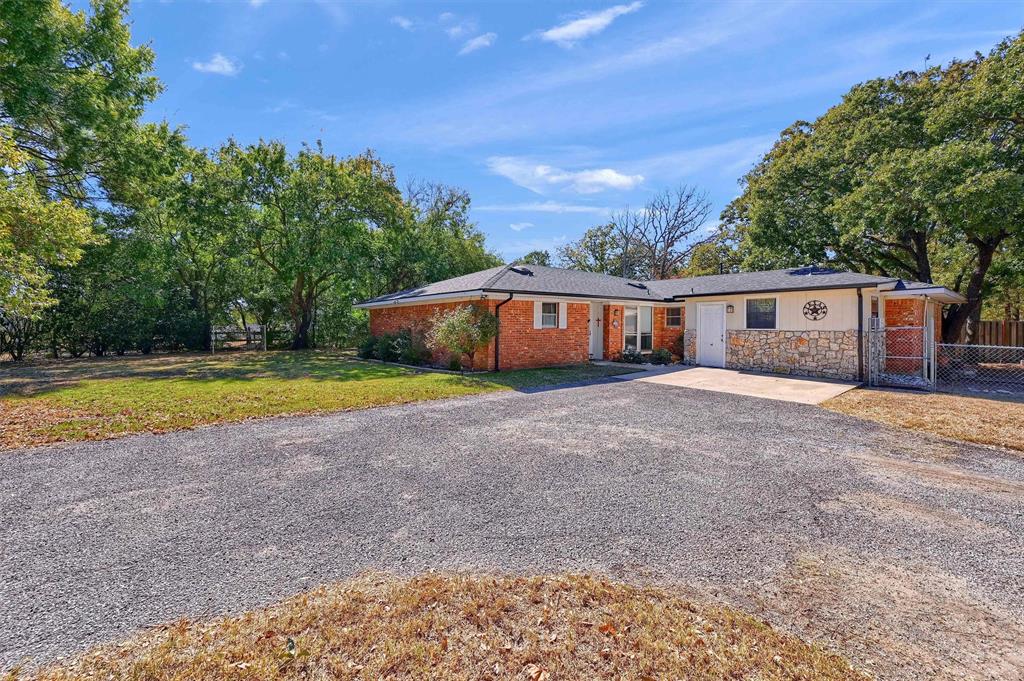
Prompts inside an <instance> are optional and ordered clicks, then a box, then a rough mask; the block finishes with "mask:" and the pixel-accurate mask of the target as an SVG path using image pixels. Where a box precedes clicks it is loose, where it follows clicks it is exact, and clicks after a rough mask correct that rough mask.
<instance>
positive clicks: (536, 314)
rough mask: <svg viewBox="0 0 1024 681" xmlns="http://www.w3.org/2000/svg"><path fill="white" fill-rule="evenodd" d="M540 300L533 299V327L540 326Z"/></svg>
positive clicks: (537, 327)
mask: <svg viewBox="0 0 1024 681" xmlns="http://www.w3.org/2000/svg"><path fill="white" fill-rule="evenodd" d="M542 309H543V308H542V307H541V302H540V301H539V300H535V301H533V328H535V329H539V328H541V311H542Z"/></svg>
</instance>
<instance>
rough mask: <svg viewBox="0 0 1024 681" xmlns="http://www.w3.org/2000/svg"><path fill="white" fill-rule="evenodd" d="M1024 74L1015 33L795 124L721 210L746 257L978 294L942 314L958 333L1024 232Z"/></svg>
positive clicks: (854, 93) (1021, 45)
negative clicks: (828, 265)
mask: <svg viewBox="0 0 1024 681" xmlns="http://www.w3.org/2000/svg"><path fill="white" fill-rule="evenodd" d="M1022 72H1024V36H1018V37H1016V38H1015V39H1012V40H1007V41H1005V42H1003V43H1001V44H1000V45H998V46H997V47H996V48H995V49H994V50H993V51H992V52H991V53H990V54H989V55H987V56H983V55H978V56H977V57H975V58H974V59H971V60H969V61H965V62H954V63H952V64H950V65H949V66H948V67H946V68H941V67H935V68H932V69H929V70H928V71H925V72H922V73H916V72H905V73H900V74H897V75H896V76H893V77H891V78H880V79H876V80H872V81H869V82H867V83H864V84H861V85H858V86H856V87H854V88H853V89H852V90H850V92H848V93H847V94H846V96H845V97H844V98H843V101H842V102H841V103H840V104H837V105H836V106H834V107H832V108H831V109H830V110H829V111H828V112H826V113H825V115H823V116H822V117H821V118H819V119H818V120H816V121H815V122H813V123H807V122H803V121H798V122H796V123H794V124H793V125H792V126H790V127H789V128H787V129H786V130H784V131H783V132H782V134H781V136H780V138H779V140H778V142H777V143H776V144H775V146H774V147H773V148H772V150H771V151H770V152H769V153H768V154H767V155H766V156H765V158H764V159H763V160H762V161H761V162H760V163H759V164H758V165H757V166H756V167H755V168H754V169H753V170H752V171H751V172H750V173H749V174H748V175H747V176H746V177H745V178H744V184H745V187H744V192H743V194H742V195H741V196H740V197H739V198H738V199H736V200H735V201H734V202H733V204H732V205H730V207H729V208H728V209H726V211H725V212H724V213H723V214H722V220H723V223H725V227H726V229H727V230H730V231H733V232H735V233H736V234H737V235H739V236H740V237H742V238H744V241H743V255H744V256H745V261H744V265H745V266H746V267H748V268H752V269H762V268H769V267H785V266H799V265H805V264H808V263H823V262H826V261H829V262H833V263H835V264H837V265H839V266H841V267H845V268H849V269H855V270H860V271H866V272H873V273H878V274H883V275H888V276H900V277H906V278H911V279H916V280H920V281H927V282H931V281H936V282H939V283H942V284H944V285H947V286H950V287H951V288H954V289H955V290H958V291H961V292H962V293H963V294H964V295H965V296H966V297H967V299H968V302H967V303H966V304H965V305H961V306H954V307H953V308H951V310H950V311H949V315H948V317H947V319H946V320H945V324H944V334H945V336H946V338H947V339H950V340H952V339H955V338H957V337H958V336H959V335H960V331H961V329H962V327H963V326H964V324H965V323H966V321H967V320H968V319H969V318H970V317H972V316H974V315H976V314H978V313H979V311H980V308H981V302H982V298H983V295H984V294H985V293H986V292H988V291H990V290H991V289H992V285H993V282H992V279H991V277H990V270H991V267H992V264H993V262H995V261H996V260H997V259H1001V258H1003V257H1006V254H1007V253H1008V251H1013V250H1018V249H1019V248H1020V246H1021V239H1022V235H1024V147H1022V144H1021V142H1022V141H1024V127H1022V126H1024V119H1022V118H1021V115H1020V112H1021V111H1022V110H1024V108H1022V106H1024V87H1022V86H1021V83H1020V74H1021V73H1022ZM1010 244H1014V245H1012V246H1011V245H1010ZM1001 271H1002V270H1000V269H997V270H995V271H994V272H996V273H998V272H1001Z"/></svg>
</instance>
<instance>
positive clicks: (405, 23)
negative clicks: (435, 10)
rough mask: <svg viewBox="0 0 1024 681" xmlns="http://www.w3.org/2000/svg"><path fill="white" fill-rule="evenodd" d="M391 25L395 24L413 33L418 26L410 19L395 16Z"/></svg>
mask: <svg viewBox="0 0 1024 681" xmlns="http://www.w3.org/2000/svg"><path fill="white" fill-rule="evenodd" d="M391 23H392V24H394V25H395V26H398V27H399V28H400V29H402V30H403V31H411V30H413V29H414V28H416V24H415V23H413V20H412V19H410V18H408V17H403V16H393V17H391Z"/></svg>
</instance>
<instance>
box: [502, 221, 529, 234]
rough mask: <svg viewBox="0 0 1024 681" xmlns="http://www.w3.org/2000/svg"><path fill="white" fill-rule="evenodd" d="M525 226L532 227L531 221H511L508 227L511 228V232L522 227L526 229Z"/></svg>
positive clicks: (518, 230)
mask: <svg viewBox="0 0 1024 681" xmlns="http://www.w3.org/2000/svg"><path fill="white" fill-rule="evenodd" d="M527 227H533V223H532V222H513V223H512V224H511V225H509V226H508V228H509V229H511V230H512V231H513V232H521V231H523V230H524V229H526V228H527Z"/></svg>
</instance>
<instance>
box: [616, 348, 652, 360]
mask: <svg viewBox="0 0 1024 681" xmlns="http://www.w3.org/2000/svg"><path fill="white" fill-rule="evenodd" d="M615 361H616V362H622V363H624V364H643V363H644V362H645V361H646V360H645V359H644V356H643V354H642V353H641V352H640V351H639V350H634V349H633V348H625V349H623V350H622V352H620V353H619V354H618V356H617V357H616V358H615Z"/></svg>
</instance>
